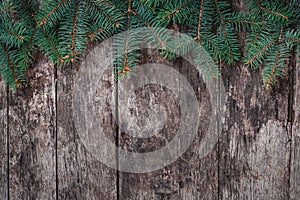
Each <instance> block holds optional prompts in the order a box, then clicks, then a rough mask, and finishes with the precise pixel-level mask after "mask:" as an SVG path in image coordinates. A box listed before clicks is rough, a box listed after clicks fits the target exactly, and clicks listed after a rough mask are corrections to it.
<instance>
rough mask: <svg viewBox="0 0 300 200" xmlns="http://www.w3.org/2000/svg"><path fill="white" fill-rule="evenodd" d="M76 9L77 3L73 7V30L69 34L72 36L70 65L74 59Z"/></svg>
mask: <svg viewBox="0 0 300 200" xmlns="http://www.w3.org/2000/svg"><path fill="white" fill-rule="evenodd" d="M78 7H79V3H78V2H77V3H76V5H75V14H74V18H73V29H72V32H71V35H72V47H71V63H74V61H75V59H74V57H75V38H76V31H77V29H76V28H77V15H78Z"/></svg>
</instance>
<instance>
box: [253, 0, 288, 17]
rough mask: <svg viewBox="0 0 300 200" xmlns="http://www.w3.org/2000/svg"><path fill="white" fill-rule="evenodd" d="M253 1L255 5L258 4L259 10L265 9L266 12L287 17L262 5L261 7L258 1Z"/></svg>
mask: <svg viewBox="0 0 300 200" xmlns="http://www.w3.org/2000/svg"><path fill="white" fill-rule="evenodd" d="M255 3H256V4H257V6H258V7H259V8H260V9H261V10H263V11H266V12H268V13H272V14H274V15H278V16H280V17H282V18H284V19H286V20H287V19H288V17H287V16H285V15H283V14H281V13H279V12H275V11H272V10H268V9H265V8H264V7H262V6H261V5H260V4H259V2H258V1H255Z"/></svg>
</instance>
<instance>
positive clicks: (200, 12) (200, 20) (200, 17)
mask: <svg viewBox="0 0 300 200" xmlns="http://www.w3.org/2000/svg"><path fill="white" fill-rule="evenodd" d="M203 3H204V0H201V2H200V8H199V18H198V30H197V38H195V39H197V40H199V42H201V34H200V32H201V22H202V12H203Z"/></svg>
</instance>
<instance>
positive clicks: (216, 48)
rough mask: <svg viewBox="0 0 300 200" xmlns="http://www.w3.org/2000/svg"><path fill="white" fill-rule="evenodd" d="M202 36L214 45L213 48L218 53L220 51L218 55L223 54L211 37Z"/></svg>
mask: <svg viewBox="0 0 300 200" xmlns="http://www.w3.org/2000/svg"><path fill="white" fill-rule="evenodd" d="M201 38H202V39H204V40H205V41H207V42H208V43H209V44H210V45H211V46H212V47H213V49H214V50H215V51H216V53H218V55H222V54H223V52H222V51H221V49H220V48H219V47H218V46H217V45H216V44H215V43H214V42H213V41H212V40H211V39H210V38H208V37H206V36H204V35H201Z"/></svg>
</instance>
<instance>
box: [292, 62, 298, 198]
mask: <svg viewBox="0 0 300 200" xmlns="http://www.w3.org/2000/svg"><path fill="white" fill-rule="evenodd" d="M295 61H296V60H295ZM297 62H298V63H297V64H296V62H295V63H294V64H295V65H296V67H295V76H294V78H295V85H294V88H295V93H294V103H293V109H294V111H295V117H294V121H293V125H292V138H291V139H292V140H291V148H292V149H291V166H290V167H291V168H290V170H291V172H290V199H292V200H297V199H299V198H300V186H299V185H300V63H299V61H297Z"/></svg>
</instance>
